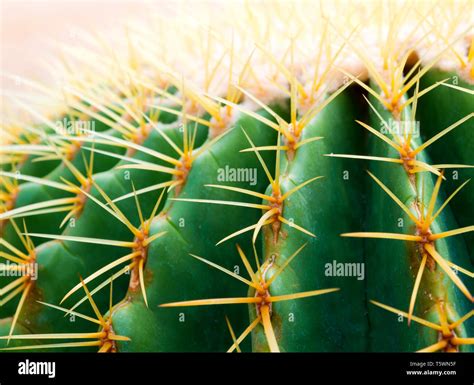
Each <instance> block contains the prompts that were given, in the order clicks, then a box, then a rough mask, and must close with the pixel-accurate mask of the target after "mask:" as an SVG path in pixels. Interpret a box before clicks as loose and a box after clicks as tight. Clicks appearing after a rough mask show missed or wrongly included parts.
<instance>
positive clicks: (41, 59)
mask: <svg viewBox="0 0 474 385" xmlns="http://www.w3.org/2000/svg"><path fill="white" fill-rule="evenodd" d="M157 2H159V1H155V4H156V3H157ZM168 3H169V2H168ZM164 8H165V7H163V9H164ZM148 11H149V2H147V1H143V0H141V1H133V0H127V1H123V0H115V1H111V0H109V1H106V0H95V1H92V0H80V1H78V0H36V1H33V0H26V1H23V0H19V1H18V0H0V25H1V32H0V33H1V35H0V43H1V44H0V45H1V53H0V56H1V57H0V66H1V67H0V69H1V71H2V72H5V73H10V74H15V75H19V76H24V77H27V78H32V79H36V80H48V78H49V77H51V76H52V75H53V74H52V73H51V66H50V65H48V59H49V58H51V56H52V54H53V52H55V50H56V51H57V46H56V42H62V43H66V44H67V43H71V44H75V43H77V40H78V39H79V36H80V33H81V32H80V31H81V30H88V31H90V32H99V33H101V34H113V33H114V31H119V29H120V26H123V24H124V22H126V21H127V20H133V19H136V18H140V17H146V15H147V13H148ZM122 31H123V29H122ZM0 81H1V84H0V86H1V88H2V89H3V90H5V89H6V88H10V89H11V87H14V86H15V82H14V81H13V80H11V79H7V78H5V77H3V76H2V77H1V80H0Z"/></svg>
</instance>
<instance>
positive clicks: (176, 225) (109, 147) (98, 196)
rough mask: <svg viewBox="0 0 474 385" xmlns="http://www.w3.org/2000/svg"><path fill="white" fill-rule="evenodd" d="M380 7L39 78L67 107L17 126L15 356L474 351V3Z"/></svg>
mask: <svg viewBox="0 0 474 385" xmlns="http://www.w3.org/2000/svg"><path fill="white" fill-rule="evenodd" d="M356 3H357V5H356V6H353V7H349V8H348V9H341V8H340V7H339V8H338V7H337V6H336V7H335V8H330V7H328V8H327V9H325V11H322V12H321V13H317V14H316V13H315V14H311V16H310V15H305V14H304V12H302V10H301V7H300V6H298V5H297V3H295V4H292V3H290V4H288V5H285V4H279V3H278V4H277V3H275V4H274V5H275V8H274V9H272V10H270V11H268V13H264V14H265V15H266V16H262V17H263V21H262V20H256V15H257V12H259V13H258V14H260V12H261V11H262V10H263V8H260V6H259V5H256V4H254V5H252V6H251V7H247V8H245V7H244V8H245V9H243V8H242V9H241V8H239V6H235V7H237V8H234V6H229V7H223V12H224V13H225V12H236V14H237V15H239V17H236V18H235V20H233V26H234V28H235V31H237V32H238V34H235V35H234V33H235V31H234V33H233V34H231V35H230V36H231V38H229V39H228V40H226V39H225V38H226V37H227V32H226V31H227V30H226V29H224V28H223V29H222V32H221V35H216V34H215V31H217V30H218V29H210V30H207V29H206V31H207V32H206V33H204V32H201V30H200V29H199V28H194V24H192V23H191V24H190V25H191V26H192V27H190V31H187V32H186V33H185V32H182V35H180V36H179V37H178V41H179V43H178V45H179V46H178V47H177V48H178V49H173V50H170V49H169V45H170V44H172V43H173V42H175V41H176V39H177V37H176V36H175V35H174V34H175V33H176V26H174V27H172V25H170V24H169V21H167V20H165V19H162V20H160V23H158V24H156V23H155V24H156V25H159V27H156V26H154V27H153V28H151V30H150V31H145V30H143V29H142V28H140V27H138V26H137V28H136V30H134V32H133V33H132V32H131V33H130V34H127V44H128V46H127V49H125V50H124V52H125V54H124V55H123V56H121V57H120V59H118V58H117V57H116V56H115V55H110V56H109V55H104V54H103V50H102V51H100V54H98V53H97V52H94V51H92V50H91V51H88V50H84V49H83V48H77V49H72V48H71V47H66V51H67V52H68V54H69V55H70V57H71V59H74V60H73V61H72V62H71V67H70V68H73V67H74V66H75V65H78V64H79V65H81V66H85V68H87V69H88V71H85V73H84V71H82V73H81V72H80V71H71V69H70V68H69V72H68V71H66V73H67V75H68V77H67V78H68V80H67V82H66V84H65V89H64V90H63V92H65V93H66V95H67V96H66V98H64V97H59V96H58V95H57V94H56V93H55V92H54V91H52V90H51V89H50V88H48V87H46V86H44V85H42V84H39V83H36V82H33V81H30V80H27V79H22V81H23V82H24V83H25V84H27V85H28V86H29V87H30V88H31V89H32V90H34V91H36V92H38V93H40V94H41V95H43V97H47V98H49V99H50V100H53V101H54V102H55V104H56V106H55V108H54V109H53V112H50V111H42V110H41V109H40V108H39V107H38V108H37V107H35V106H34V104H33V103H27V102H24V101H22V100H17V99H16V98H14V97H13V98H12V101H13V103H14V105H15V108H17V109H18V110H19V111H22V112H24V113H26V114H27V115H28V116H29V117H30V118H31V119H32V121H31V122H26V121H25V122H22V121H17V120H16V119H12V121H11V122H8V124H5V128H6V130H5V133H6V135H5V137H6V143H5V144H4V145H3V144H2V146H1V147H0V163H1V164H2V170H1V171H0V234H1V238H0V258H1V259H2V260H3V261H4V263H2V264H0V272H2V275H1V276H0V317H2V318H3V319H2V320H1V321H0V348H1V349H2V350H50V349H53V350H58V351H63V350H64V351H71V350H75V349H77V348H84V350H86V351H99V352H128V351H131V352H137V351H227V352H233V351H238V352H240V351H257V352H259V351H264V352H266V351H270V352H280V351H290V352H291V351H421V352H434V351H445V352H458V351H472V345H473V344H474V341H473V330H474V329H473V326H472V325H473V324H472V318H471V317H472V315H474V310H472V309H473V307H472V304H473V302H474V298H473V296H472V294H471V293H472V292H473V289H474V286H473V282H472V278H473V277H474V273H473V271H474V267H473V255H472V250H473V248H472V245H473V238H472V236H473V232H474V225H472V218H473V215H472V210H473V207H474V205H473V204H472V189H473V187H472V183H469V180H470V178H471V177H472V174H473V170H472V169H473V167H474V164H473V161H474V158H473V156H472V150H471V148H472V146H470V144H472V143H473V140H474V135H473V119H472V118H473V116H474V113H473V112H472V95H473V92H474V91H473V90H474V88H473V79H474V72H473V68H474V42H473V40H472V36H471V35H472V34H469V30H470V29H469V28H472V25H471V24H472V22H470V21H469V20H467V21H466V20H465V19H464V15H463V12H461V11H462V10H463V9H464V8H463V7H464V6H465V7H467V6H468V2H466V3H465V4H466V5H463V3H460V4H461V11H456V12H454V9H453V7H452V6H449V5H441V4H438V5H437V7H435V8H433V9H427V8H424V5H413V6H408V5H405V6H404V7H399V9H398V13H395V14H393V13H391V12H390V8H391V7H392V6H394V5H395V6H396V5H397V4H398V5H400V4H401V3H400V2H391V3H390V2H388V3H387V4H391V5H388V10H386V9H385V8H384V7H382V6H380V7H378V8H377V7H375V8H374V9H370V8H366V7H365V6H364V5H363V3H359V2H356ZM411 7H414V8H413V9H415V12H414V15H412V14H411V13H410V9H412V8H411ZM335 10H336V11H337V12H339V14H340V20H344V21H345V22H346V24H347V25H345V26H342V25H343V24H341V25H340V22H337V23H336V22H335V21H334V18H332V17H331V15H332V12H333V11H335ZM237 11H238V12H237ZM368 11H370V12H369V13H370V15H371V16H370V20H371V22H370V23H369V27H366V26H365V25H364V24H365V23H364V21H365V20H366V17H367V14H366V12H368ZM196 12H197V13H199V12H200V11H199V10H196ZM326 12H328V13H327V14H326ZM464 13H466V12H464ZM262 15H263V14H262ZM284 15H291V17H290V21H289V22H288V23H283V24H282V23H281V22H282V21H283V20H286V19H287V18H286V17H284ZM354 15H355V16H354ZM446 15H447V16H446ZM379 19H380V20H384V22H381V21H379ZM186 20H187V19H183V20H181V21H182V22H185V21H186ZM203 20H204V17H203ZM308 20H312V22H311V23H308V22H307V21H308ZM375 20H377V21H375ZM187 21H190V20H187ZM216 23H218V22H217V21H216ZM371 23H372V24H371ZM384 23H385V24H384ZM433 23H435V24H433ZM371 25H375V26H376V27H377V28H379V32H380V34H378V35H377V36H376V37H374V35H373V34H374V30H371V29H370V26H371ZM217 26H218V25H217ZM248 26H251V27H252V28H250V29H249V28H248ZM264 26H266V30H267V32H266V33H264V32H263V30H264V28H263V27H264ZM282 26H284V28H283V27H282ZM168 27H169V31H168V30H167V28H168ZM213 27H214V28H216V26H213ZM467 27H469V28H467ZM154 28H159V30H160V33H155V32H156V31H155V29H154ZM262 28H263V29H262ZM170 31H171V32H170ZM296 31H297V32H296ZM192 33H196V36H197V37H196V36H191V35H189V34H192ZM156 36H158V37H156ZM153 39H157V41H158V45H157V44H152V41H153ZM196 39H198V40H199V39H200V40H199V42H200V47H199V48H197V46H196V44H193V42H194V43H195V42H196ZM276 42H278V44H276V46H277V47H278V49H275V47H274V45H275V43H276ZM249 43H250V46H251V48H252V49H251V50H250V51H249V53H248V56H245V55H244V52H246V48H248V46H249ZM100 44H101V46H102V49H103V47H104V44H105V45H107V43H105V42H100ZM157 47H159V49H158V48H157ZM165 48H168V50H166V49H165ZM312 48H314V49H312ZM107 49H108V48H107ZM160 49H161V50H163V49H165V50H164V51H160ZM160 52H167V54H168V53H169V55H165V57H164V58H163V55H162V53H160ZM313 53H315V54H314V55H313ZM86 57H87V59H86ZM157 58H161V59H157ZM92 59H93V60H92ZM183 63H185V65H183ZM190 63H191V65H190ZM66 67H67V68H68V66H66ZM7 76H9V75H7ZM58 122H60V124H58ZM418 124H419V126H418ZM67 127H73V128H74V129H73V130H68V129H66V128H67ZM447 149H449V151H447ZM35 268H36V270H35ZM338 269H342V270H340V271H339V270H338ZM344 269H345V270H344ZM216 270H219V271H216ZM107 289H108V290H107ZM236 305H238V306H236ZM395 316H396V317H397V318H396V317H395ZM397 321H398V322H397Z"/></svg>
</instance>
